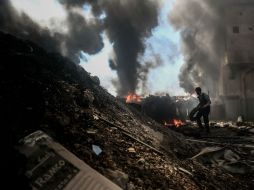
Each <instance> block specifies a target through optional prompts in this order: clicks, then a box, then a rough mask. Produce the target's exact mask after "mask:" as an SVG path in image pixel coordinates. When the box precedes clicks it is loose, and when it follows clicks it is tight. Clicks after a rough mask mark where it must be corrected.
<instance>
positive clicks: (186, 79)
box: [169, 0, 253, 95]
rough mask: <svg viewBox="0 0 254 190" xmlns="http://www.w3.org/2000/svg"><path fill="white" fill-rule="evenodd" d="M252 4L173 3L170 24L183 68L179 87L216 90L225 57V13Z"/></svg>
mask: <svg viewBox="0 0 254 190" xmlns="http://www.w3.org/2000/svg"><path fill="white" fill-rule="evenodd" d="M252 2H253V1H252V0H242V1H239V0H223V1H214V0H188V1H187V0H176V1H175V3H174V5H173V8H172V11H171V12H170V14H169V20H170V22H171V24H172V25H173V26H174V27H175V29H176V30H178V31H180V33H181V39H182V52H183V54H184V58H185V64H184V65H183V67H182V69H181V73H180V75H179V80H180V86H181V87H183V88H184V89H185V91H187V92H193V88H194V87H195V86H197V85H199V86H203V87H204V89H205V90H206V91H207V90H210V92H212V95H215V94H216V91H217V90H218V82H219V81H218V79H219V70H220V64H221V63H222V61H223V60H224V53H225V22H224V10H226V9H227V8H228V7H230V6H232V5H234V4H236V5H239V4H241V3H252Z"/></svg>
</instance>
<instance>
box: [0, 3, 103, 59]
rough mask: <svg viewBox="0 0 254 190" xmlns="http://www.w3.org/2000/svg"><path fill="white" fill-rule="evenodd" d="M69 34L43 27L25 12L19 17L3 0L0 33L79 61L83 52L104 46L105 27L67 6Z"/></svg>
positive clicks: (9, 4) (91, 51)
mask: <svg viewBox="0 0 254 190" xmlns="http://www.w3.org/2000/svg"><path fill="white" fill-rule="evenodd" d="M66 9H67V13H68V18H67V21H66V25H67V26H68V29H69V31H68V33H67V34H63V33H57V32H53V31H50V30H49V29H47V28H42V27H41V26H40V25H39V24H37V23H35V22H34V21H33V20H32V19H31V18H29V16H28V15H26V14H25V13H22V14H19V13H18V12H17V11H16V9H15V8H14V7H13V6H12V5H11V3H10V1H9V0H1V1H0V30H3V31H5V32H8V33H11V34H13V35H15V36H18V37H20V38H23V39H29V40H31V41H33V42H35V43H37V44H39V45H40V46H42V47H44V48H45V49H46V50H48V51H50V52H60V53H62V55H64V56H68V57H69V58H71V59H72V60H73V61H75V62H77V63H78V62H79V53H80V51H84V52H87V53H89V54H94V53H97V52H98V51H100V50H101V49H102V47H103V42H102V37H101V35H100V34H101V32H102V27H101V26H100V25H101V24H100V23H99V22H98V21H96V20H95V21H94V22H88V21H87V20H86V19H85V18H84V17H83V16H82V15H81V14H79V12H77V11H73V10H71V9H69V8H68V7H66Z"/></svg>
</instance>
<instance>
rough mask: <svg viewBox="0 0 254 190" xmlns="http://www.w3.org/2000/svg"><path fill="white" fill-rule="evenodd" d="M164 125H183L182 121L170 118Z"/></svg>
mask: <svg viewBox="0 0 254 190" xmlns="http://www.w3.org/2000/svg"><path fill="white" fill-rule="evenodd" d="M164 125H165V126H175V127H177V128H178V127H181V126H182V125H184V122H182V121H181V120H180V119H172V120H170V122H166V121H165V122H164Z"/></svg>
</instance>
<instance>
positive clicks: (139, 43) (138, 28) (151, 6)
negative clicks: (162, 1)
mask: <svg viewBox="0 0 254 190" xmlns="http://www.w3.org/2000/svg"><path fill="white" fill-rule="evenodd" d="M102 6H103V7H104V11H105V13H106V15H107V17H106V19H105V28H106V30H107V34H108V36H109V39H110V41H111V42H113V43H114V45H113V48H114V52H115V59H114V62H115V64H114V65H115V67H114V68H115V69H116V71H117V74H118V77H119V82H120V84H121V85H120V89H118V95H126V94H127V93H128V92H135V90H136V87H137V83H138V77H139V72H138V69H139V68H140V67H141V64H140V63H139V61H138V57H139V56H140V55H142V54H143V53H144V49H145V45H144V40H145V38H146V37H148V36H149V35H150V34H151V30H152V29H153V28H154V27H155V26H156V25H157V24H158V18H157V17H158V5H157V3H155V1H151V0H138V1H137V0H128V1H127V0H123V1H120V0H109V1H105V2H104V3H102Z"/></svg>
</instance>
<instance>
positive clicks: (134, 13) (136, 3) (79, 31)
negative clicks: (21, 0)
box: [0, 0, 158, 95]
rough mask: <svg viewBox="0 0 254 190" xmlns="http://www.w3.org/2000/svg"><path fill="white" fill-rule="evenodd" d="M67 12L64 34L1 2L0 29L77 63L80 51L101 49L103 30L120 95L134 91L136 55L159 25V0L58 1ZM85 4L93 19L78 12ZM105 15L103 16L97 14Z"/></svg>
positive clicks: (137, 75)
mask: <svg viewBox="0 0 254 190" xmlns="http://www.w3.org/2000/svg"><path fill="white" fill-rule="evenodd" d="M59 2H60V3H61V4H62V5H63V6H64V7H65V9H66V12H67V20H66V23H65V24H66V26H67V27H68V32H67V33H59V32H54V31H50V30H49V29H46V28H42V27H41V26H40V25H39V24H38V23H36V22H34V21H33V20H32V18H29V16H28V15H26V14H25V13H22V14H19V13H18V12H17V11H16V10H15V8H14V7H13V6H12V5H11V3H10V1H9V0H2V1H0V11H1V12H0V30H3V31H5V32H8V33H11V34H13V35H16V36H18V37H21V38H23V39H29V40H31V41H33V42H35V43H37V44H39V45H40V46H42V47H44V48H45V49H47V50H48V51H53V52H55V51H56V52H60V53H62V55H64V56H67V57H69V58H71V59H72V60H73V61H75V62H79V55H80V52H81V51H84V52H86V53H89V54H95V53H97V52H99V51H100V50H101V49H102V48H103V40H102V35H101V34H102V32H103V31H106V33H107V35H108V37H109V39H110V41H111V42H112V43H113V44H114V45H113V48H114V53H115V57H114V60H112V63H114V69H115V70H116V71H117V74H118V78H119V83H120V88H118V94H119V95H126V94H127V93H128V92H135V90H136V88H137V83H138V77H139V69H140V67H141V64H140V63H139V61H138V58H139V56H141V55H142V54H143V53H144V49H145V45H144V40H145V38H147V37H149V35H150V34H151V30H152V29H153V28H154V27H155V26H156V25H157V24H158V18H157V17H158V3H157V2H156V1H155V0H100V1H98V0H59ZM85 5H89V6H91V10H92V14H93V16H94V19H93V21H92V22H91V21H88V20H87V19H86V18H84V16H82V14H81V12H82V10H83V8H84V6H85ZM101 14H105V15H106V17H105V18H104V19H100V17H99V16H100V15H101Z"/></svg>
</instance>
